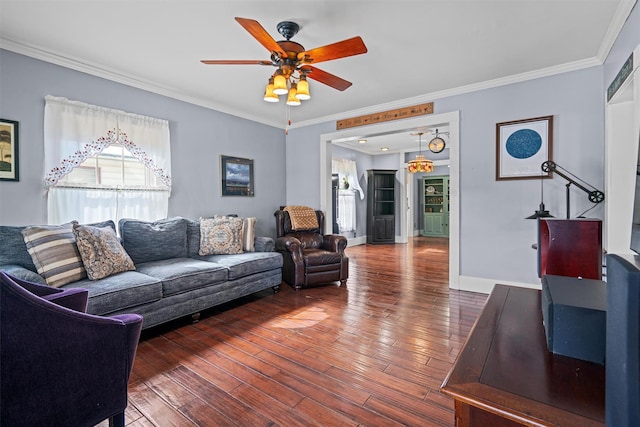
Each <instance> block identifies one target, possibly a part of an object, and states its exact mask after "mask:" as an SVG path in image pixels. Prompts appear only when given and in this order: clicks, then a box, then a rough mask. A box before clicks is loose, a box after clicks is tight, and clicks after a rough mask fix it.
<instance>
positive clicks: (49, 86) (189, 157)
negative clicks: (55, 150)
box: [0, 50, 317, 236]
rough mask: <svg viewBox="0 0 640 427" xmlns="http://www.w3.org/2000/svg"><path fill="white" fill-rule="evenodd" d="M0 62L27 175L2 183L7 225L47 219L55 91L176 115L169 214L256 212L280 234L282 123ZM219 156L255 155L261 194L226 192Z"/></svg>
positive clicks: (16, 60)
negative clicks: (48, 102) (48, 106)
mask: <svg viewBox="0 0 640 427" xmlns="http://www.w3.org/2000/svg"><path fill="white" fill-rule="evenodd" d="M0 66H1V68H0V117H2V118H3V119H9V120H16V121H18V122H20V157H19V159H20V181H19V182H0V224H3V225H24V224H41V223H46V222H47V215H46V213H47V203H46V196H45V194H44V190H43V177H44V170H43V162H44V159H43V155H44V152H43V121H44V97H45V95H56V96H64V97H67V98H69V99H73V100H78V101H83V102H87V103H90V104H95V105H101V106H104V107H109V108H115V109H120V110H124V111H127V112H131V113H136V114H142V115H146V116H152V117H158V118H162V119H166V120H169V126H170V130H171V162H172V175H173V192H172V195H171V198H170V200H169V215H170V216H174V215H179V216H184V217H187V218H198V217H199V216H209V215H213V214H227V213H237V214H239V215H242V216H256V217H257V218H258V221H257V224H256V231H257V233H258V234H260V235H267V236H275V220H274V218H273V212H274V211H275V210H276V209H277V208H278V207H279V206H280V205H282V204H284V202H285V172H284V171H285V135H284V131H283V130H282V129H277V128H274V127H271V126H267V125H263V124H260V123H257V122H253V121H250V120H245V119H241V118H238V117H234V116H230V115H227V114H224V113H220V112H217V111H213V110H210V109H207V108H203V107H198V106H195V105H192V104H189V103H185V102H182V101H177V100H175V99H172V98H168V97H164V96H161V95H157V94H153V93H150V92H146V91H143V90H139V89H135V88H132V87H129V86H126V85H123V84H119V83H115V82H112V81H109V80H105V79H102V78H98V77H94V76H91V75H88V74H85V73H81V72H77V71H74V70H70V69H67V68H64V67H60V66H57V65H53V64H50V63H47V62H43V61H39V60H36V59H32V58H29V57H26V56H22V55H18V54H15V53H12V52H9V51H5V50H0ZM220 155H228V156H235V157H243V158H250V159H254V173H255V196H254V197H237V196H236V197H222V196H221V195H220ZM316 167H317V166H316Z"/></svg>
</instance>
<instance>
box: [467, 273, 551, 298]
mask: <svg viewBox="0 0 640 427" xmlns="http://www.w3.org/2000/svg"><path fill="white" fill-rule="evenodd" d="M497 284H500V285H509V286H517V287H519V288H530V289H542V284H541V283H522V282H510V281H505V280H497V279H486V278H480V277H470V276H460V287H459V288H457V289H458V290H460V291H468V292H478V293H481V294H490V293H491V291H492V290H493V287H494V286H495V285H497Z"/></svg>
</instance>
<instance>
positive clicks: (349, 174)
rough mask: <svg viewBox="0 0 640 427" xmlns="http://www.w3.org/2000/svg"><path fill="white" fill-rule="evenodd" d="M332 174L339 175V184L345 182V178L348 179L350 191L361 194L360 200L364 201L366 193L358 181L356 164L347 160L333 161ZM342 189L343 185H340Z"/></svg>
mask: <svg viewBox="0 0 640 427" xmlns="http://www.w3.org/2000/svg"><path fill="white" fill-rule="evenodd" d="M331 173H337V174H338V175H339V182H340V183H342V182H343V178H345V177H346V178H347V181H349V189H350V190H354V191H357V192H359V193H360V200H362V199H364V192H363V191H362V188H361V187H360V183H359V181H358V170H357V169H356V162H355V161H353V160H347V159H331ZM340 188H342V184H340Z"/></svg>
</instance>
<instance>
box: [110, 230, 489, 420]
mask: <svg viewBox="0 0 640 427" xmlns="http://www.w3.org/2000/svg"><path fill="white" fill-rule="evenodd" d="M347 253H348V255H349V258H350V272H349V275H350V277H349V280H348V282H347V286H346V288H345V287H338V286H337V285H328V286H324V287H318V288H313V289H307V290H300V291H294V290H293V289H291V287H290V286H288V285H286V284H283V286H281V291H280V293H279V294H276V295H272V294H271V293H270V292H269V291H265V292H261V293H258V294H255V295H252V296H250V297H247V298H244V299H242V300H241V301H239V302H237V303H234V304H229V305H225V306H224V307H221V308H218V309H215V310H211V311H208V312H203V314H202V318H201V320H200V322H199V323H195V324H190V323H189V322H188V320H187V319H183V320H181V321H178V322H173V323H171V324H168V325H165V326H162V327H159V328H156V329H153V330H150V331H145V332H143V337H142V340H141V342H140V345H139V347H138V352H137V355H136V360H135V363H134V369H133V373H132V375H131V380H130V384H129V407H128V409H127V412H126V419H127V425H128V426H152V425H153V426H163V427H164V426H196V425H197V426H271V425H282V426H394V425H410V426H453V425H454V413H453V401H452V400H451V399H449V398H448V397H446V396H444V395H442V394H441V393H440V392H439V391H438V389H439V387H440V385H441V384H442V382H443V380H444V378H445V376H446V375H447V373H448V371H449V369H450V368H451V367H452V364H453V362H454V360H455V358H456V356H457V354H458V352H459V351H460V349H461V347H462V345H463V344H464V341H465V339H466V337H467V335H468V333H469V332H470V329H471V327H472V325H473V323H474V321H475V319H476V318H477V316H478V315H479V313H480V311H481V310H482V307H483V306H484V304H485V302H486V299H487V295H483V294H474V293H468V292H461V291H452V290H449V288H448V265H447V260H448V240H447V239H444V238H426V237H417V238H414V239H412V241H411V242H410V243H409V244H406V245H403V244H397V245H379V246H373V245H361V246H354V247H349V248H347ZM103 424H104V423H103ZM101 425H102V424H101ZM105 425H106V424H105Z"/></svg>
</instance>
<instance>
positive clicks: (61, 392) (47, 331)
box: [0, 271, 142, 426]
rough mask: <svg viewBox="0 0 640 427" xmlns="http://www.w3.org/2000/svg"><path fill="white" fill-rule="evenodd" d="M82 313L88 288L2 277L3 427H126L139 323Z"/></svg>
mask: <svg viewBox="0 0 640 427" xmlns="http://www.w3.org/2000/svg"><path fill="white" fill-rule="evenodd" d="M86 306H87V291H86V290H85V289H65V290H62V289H56V288H51V287H48V286H43V285H37V284H34V283H30V282H25V281H23V280H20V279H17V278H14V277H11V276H9V275H7V274H6V273H3V272H1V271H0V383H1V387H0V425H3V426H35V425H46V426H94V425H96V424H99V423H100V422H101V421H103V420H105V419H107V418H108V419H109V425H110V426H112V425H113V426H124V410H125V408H126V407H127V382H128V380H129V375H130V373H131V368H132V366H133V359H134V357H135V352H136V349H137V346H138V340H139V338H140V331H141V328H142V316H139V315H137V314H124V315H118V316H112V317H99V316H93V315H90V314H85V313H84V311H85V309H86Z"/></svg>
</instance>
